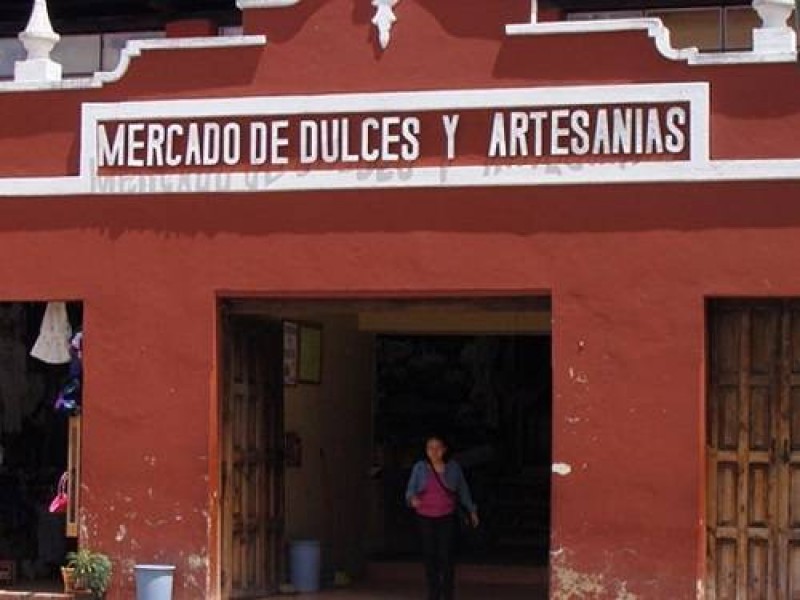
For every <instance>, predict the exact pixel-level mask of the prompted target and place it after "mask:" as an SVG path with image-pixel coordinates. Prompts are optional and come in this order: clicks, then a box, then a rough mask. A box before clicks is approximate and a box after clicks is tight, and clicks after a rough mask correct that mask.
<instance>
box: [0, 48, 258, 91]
mask: <svg viewBox="0 0 800 600" xmlns="http://www.w3.org/2000/svg"><path fill="white" fill-rule="evenodd" d="M266 43H267V38H266V37H265V36H263V35H240V36H223V37H197V38H163V39H150V40H131V41H129V42H128V43H127V44H125V47H124V48H123V49H122V52H121V54H120V61H119V63H118V64H117V67H116V68H115V69H114V70H113V71H100V72H97V73H95V74H94V75H92V76H91V77H76V78H70V79H61V80H58V81H4V82H0V93H12V92H36V91H54V90H84V89H93V88H101V87H103V86H104V85H107V84H109V83H114V82H116V81H119V80H121V79H122V78H123V77H124V75H125V74H126V73H127V72H128V69H129V68H130V65H131V62H132V61H133V59H135V58H137V57H139V56H141V54H142V53H143V52H150V51H158V50H166V51H170V50H191V49H195V50H196V49H207V48H245V47H250V46H263V45H265V44H266Z"/></svg>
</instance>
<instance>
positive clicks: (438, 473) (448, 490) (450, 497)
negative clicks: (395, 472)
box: [406, 435, 479, 600]
mask: <svg viewBox="0 0 800 600" xmlns="http://www.w3.org/2000/svg"><path fill="white" fill-rule="evenodd" d="M406 501H407V502H408V504H409V506H411V507H412V508H413V509H414V511H415V512H416V513H417V519H418V521H419V529H420V534H421V536H422V551H423V556H424V559H425V575H426V578H427V583H428V600H453V590H454V574H455V573H454V571H455V566H454V557H453V553H454V552H453V551H454V543H455V531H456V526H457V522H456V519H457V517H456V514H457V512H458V510H457V509H458V507H459V505H460V506H461V507H463V508H464V509H465V510H466V511H468V513H469V517H468V518H469V523H470V525H471V526H472V527H477V526H478V524H479V519H478V509H477V507H476V506H475V503H474V502H473V501H472V494H470V491H469V486H468V485H467V480H466V479H465V478H464V472H463V471H462V470H461V466H460V465H459V464H458V463H457V462H455V461H452V460H449V459H448V457H447V444H446V443H445V441H444V438H442V436H438V435H433V436H430V437H428V439H427V440H426V441H425V459H424V460H421V461H419V462H418V463H417V464H415V465H414V468H413V469H412V471H411V477H410V479H409V480H408V487H407V488H406Z"/></svg>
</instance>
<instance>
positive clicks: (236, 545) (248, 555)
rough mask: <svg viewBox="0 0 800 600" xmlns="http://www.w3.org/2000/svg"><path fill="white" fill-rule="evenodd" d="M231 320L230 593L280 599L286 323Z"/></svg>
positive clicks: (225, 468)
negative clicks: (283, 329) (282, 325)
mask: <svg viewBox="0 0 800 600" xmlns="http://www.w3.org/2000/svg"><path fill="white" fill-rule="evenodd" d="M223 318H224V340H225V341H224V344H225V347H224V353H225V356H224V365H225V368H224V373H223V377H224V386H223V397H222V403H221V415H220V417H221V435H222V438H221V450H222V457H221V459H222V465H221V474H222V482H221V484H222V503H221V507H222V511H221V513H222V588H223V593H224V597H225V598H249V597H259V596H262V595H265V594H269V593H272V592H275V590H276V589H277V586H278V584H279V579H280V573H281V557H282V547H283V521H284V519H283V514H284V510H283V497H284V493H283V451H282V449H283V442H282V440H283V372H282V368H283V366H282V365H283V361H282V353H283V345H282V344H283V337H282V332H281V328H280V325H279V324H278V323H266V322H264V321H261V320H256V319H246V318H242V317H233V316H227V317H223Z"/></svg>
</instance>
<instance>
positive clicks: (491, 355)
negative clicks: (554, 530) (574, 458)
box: [374, 335, 552, 565]
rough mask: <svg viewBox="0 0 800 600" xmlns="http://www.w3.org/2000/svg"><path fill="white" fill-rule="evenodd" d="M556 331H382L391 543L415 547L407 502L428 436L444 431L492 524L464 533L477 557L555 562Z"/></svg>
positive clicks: (389, 552) (391, 552)
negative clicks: (474, 534) (470, 535)
mask: <svg viewBox="0 0 800 600" xmlns="http://www.w3.org/2000/svg"><path fill="white" fill-rule="evenodd" d="M551 421H552V361H551V338H550V336H545V335H379V336H378V338H377V344H376V403H375V440H374V442H375V448H376V453H377V454H378V455H379V456H380V459H379V460H380V462H381V464H382V466H383V469H382V480H383V492H384V503H383V504H384V507H385V513H384V519H385V523H384V527H385V536H384V548H383V549H382V551H381V552H380V558H385V559H393V558H397V559H402V558H406V557H410V556H414V555H415V553H416V552H417V546H418V541H417V538H416V529H415V526H414V522H413V516H412V514H411V513H410V511H409V510H408V508H407V507H406V506H405V505H404V503H403V495H404V490H405V484H406V481H407V480H408V476H409V473H410V469H411V466H412V465H413V463H414V462H415V461H416V460H418V459H419V458H421V456H422V455H421V449H422V447H423V444H424V439H425V437H426V436H427V435H429V434H430V433H431V432H441V433H444V434H445V435H446V436H447V438H448V441H449V444H450V446H451V448H452V450H453V454H454V458H455V459H456V460H457V461H458V462H459V463H460V464H461V465H462V466H463V467H464V469H465V472H466V474H467V478H468V480H469V482H470V486H471V488H472V492H473V495H474V497H475V500H476V502H477V503H478V505H479V507H480V512H481V514H482V518H483V522H484V531H483V533H482V535H481V536H480V537H479V538H478V539H477V540H472V541H471V543H462V544H461V545H460V546H461V550H462V552H463V553H464V555H465V556H464V559H465V560H468V561H471V562H479V563H480V562H482V563H489V562H491V563H501V564H533V565H546V564H547V562H548V553H549V538H550V465H551V446H552V443H551V442H552V440H551V436H552V434H551Z"/></svg>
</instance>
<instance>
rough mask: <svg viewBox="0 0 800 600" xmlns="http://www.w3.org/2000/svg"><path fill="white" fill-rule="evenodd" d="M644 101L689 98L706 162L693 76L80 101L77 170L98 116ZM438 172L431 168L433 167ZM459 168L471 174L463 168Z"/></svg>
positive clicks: (87, 158) (700, 99)
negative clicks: (595, 82) (513, 85)
mask: <svg viewBox="0 0 800 600" xmlns="http://www.w3.org/2000/svg"><path fill="white" fill-rule="evenodd" d="M651 102H652V103H666V102H688V103H689V105H690V110H691V124H690V125H691V129H690V132H689V136H690V147H691V156H690V158H689V162H691V163H692V164H696V165H701V164H705V163H707V162H708V160H709V139H710V138H709V128H710V125H709V120H710V104H709V84H708V83H704V82H695V83H662V84H631V85H606V86H572V87H542V88H505V89H486V90H446V91H426V92H393V93H384V94H326V95H317V96H273V97H244V98H220V99H213V100H209V99H205V98H198V99H186V100H158V101H147V102H120V103H113V104H96V103H86V104H84V105H83V107H82V130H81V166H80V173H81V176H84V177H89V178H96V177H97V164H98V160H97V128H98V123H100V122H102V121H112V122H113V121H123V120H151V121H153V120H178V119H197V118H219V117H226V118H235V117H246V116H269V115H286V116H288V115H315V114H324V115H329V114H358V113H384V112H392V113H400V112H411V111H434V110H441V111H448V110H468V109H492V108H498V109H499V108H502V109H507V108H516V107H526V108H528V107H531V108H532V107H537V106H541V107H549V106H553V107H555V106H574V105H576V104H580V105H583V106H592V105H608V104H621V103H651ZM606 166H607V165H606ZM459 168H460V167H452V168H450V169H456V171H454V172H459V173H460V172H461V171H458V170H457V169H459ZM450 169H445V171H448V170H450ZM481 169H482V167H481ZM411 170H412V171H419V172H425V171H426V170H425V169H424V168H411ZM439 171H440V169H438V168H437V169H436V172H439ZM464 172H465V173H471V171H464ZM344 173H345V176H344V179H345V180H347V178H348V175H347V173H348V172H344ZM329 174H330V172H326V173H325V174H324V175H320V176H319V177H321V178H322V179H323V180H325V181H327V180H328V178H329ZM102 179H103V180H105V178H102ZM304 180H306V181H313V180H314V178H313V177H311V178H309V176H308V175H304ZM348 181H349V180H348ZM348 185H349V184H348Z"/></svg>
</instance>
